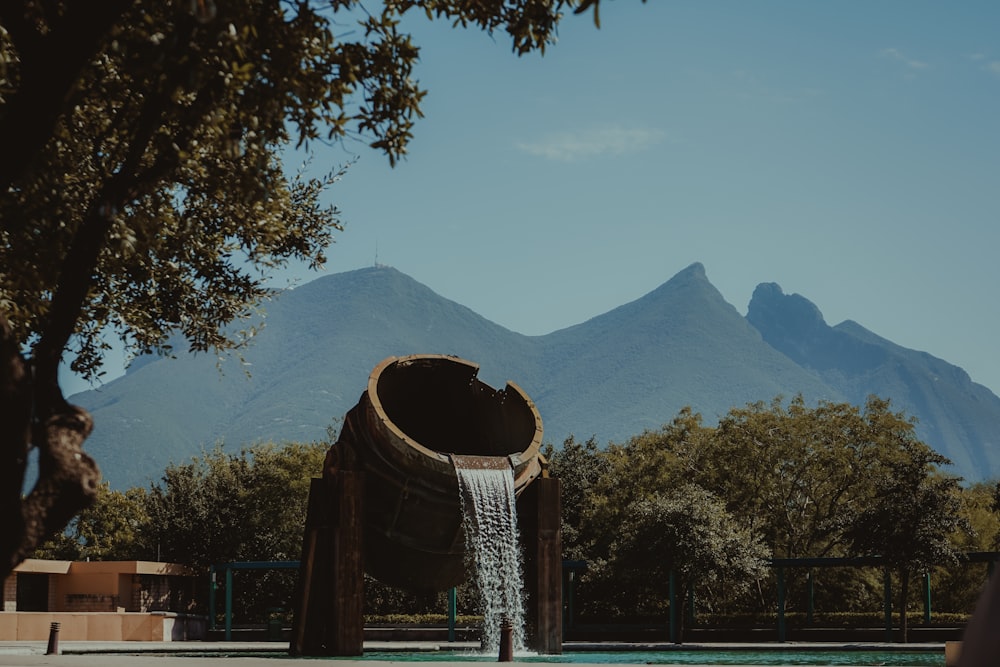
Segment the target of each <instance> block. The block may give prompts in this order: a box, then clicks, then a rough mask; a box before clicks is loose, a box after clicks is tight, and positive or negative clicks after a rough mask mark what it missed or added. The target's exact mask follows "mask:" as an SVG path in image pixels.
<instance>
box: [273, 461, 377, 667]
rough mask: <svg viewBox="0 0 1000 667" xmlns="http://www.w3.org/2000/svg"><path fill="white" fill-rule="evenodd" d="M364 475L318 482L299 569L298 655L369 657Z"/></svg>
mask: <svg viewBox="0 0 1000 667" xmlns="http://www.w3.org/2000/svg"><path fill="white" fill-rule="evenodd" d="M363 491H364V474H363V473H360V472H355V471H349V470H341V471H337V472H336V473H334V474H333V475H332V476H330V477H328V478H325V479H313V480H312V485H311V486H310V488H309V507H308V511H307V515H306V528H305V535H304V537H303V541H302V542H303V544H302V559H301V563H300V566H299V582H298V589H297V601H296V607H295V618H294V621H293V625H292V638H291V646H290V647H289V648H290V652H291V653H292V654H293V655H327V656H357V655H361V654H362V653H363V652H364V618H363V616H362V603H363V599H364V558H363V552H362V535H361V530H362V497H363Z"/></svg>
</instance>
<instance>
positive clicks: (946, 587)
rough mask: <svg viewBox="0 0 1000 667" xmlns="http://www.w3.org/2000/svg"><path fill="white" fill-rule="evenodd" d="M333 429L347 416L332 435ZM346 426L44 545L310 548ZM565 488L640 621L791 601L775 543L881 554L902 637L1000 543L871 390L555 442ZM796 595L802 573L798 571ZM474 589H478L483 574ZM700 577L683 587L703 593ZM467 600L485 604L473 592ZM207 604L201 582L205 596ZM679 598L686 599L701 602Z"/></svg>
mask: <svg viewBox="0 0 1000 667" xmlns="http://www.w3.org/2000/svg"><path fill="white" fill-rule="evenodd" d="M334 435H335V433H334V431H333V430H332V429H331V433H330V436H331V437H330V439H329V440H330V441H332V440H333V436H334ZM328 446H329V442H316V443H308V444H303V443H285V444H282V445H278V444H274V443H266V444H257V445H253V446H249V447H244V448H242V449H240V450H239V451H238V452H227V451H226V450H225V449H224V448H223V447H222V446H221V445H219V446H217V447H216V448H214V449H213V450H211V451H207V452H205V453H203V454H202V455H201V456H198V457H195V458H193V459H192V460H191V461H189V462H187V463H183V464H175V465H172V466H170V467H169V468H167V470H166V471H165V472H164V474H163V476H162V478H161V479H160V480H159V481H158V482H157V483H154V484H151V485H150V486H149V487H148V488H142V487H135V488H131V489H127V490H124V491H117V490H111V489H110V488H109V487H108V485H107V484H105V485H103V486H101V487H100V489H99V490H98V496H97V501H96V503H95V505H93V506H92V507H91V508H89V509H87V510H85V511H84V512H82V513H81V514H80V515H79V516H77V517H76V519H74V521H73V522H72V523H71V524H70V526H69V529H68V530H67V531H66V532H64V533H63V534H61V535H59V536H58V537H57V538H55V539H54V540H50V541H49V542H47V543H46V544H45V545H44V546H43V547H42V548H41V549H40V550H38V551H37V552H36V555H37V556H40V557H50V558H65V559H85V558H90V559H92V560H101V559H103V560H118V559H149V560H162V561H173V562H180V563H186V564H190V565H193V566H196V567H200V568H202V569H205V570H207V568H208V567H209V566H211V565H213V564H220V563H226V562H236V561H268V560H296V559H298V558H299V555H300V550H301V539H302V530H303V526H304V521H305V509H306V500H307V496H308V485H309V480H310V478H312V477H314V476H318V475H319V473H320V471H321V470H322V464H323V457H324V455H325V453H326V449H327V447H328ZM545 457H546V458H547V460H548V465H549V470H550V473H551V474H552V476H554V477H557V478H559V479H560V480H561V482H562V488H563V515H562V522H563V527H562V530H563V555H564V558H566V559H568V560H580V561H585V562H586V564H587V570H586V573H585V574H584V575H583V577H582V580H581V581H580V583H579V594H578V598H577V599H578V609H579V612H578V613H579V615H580V616H581V617H583V618H589V619H595V620H600V621H602V622H628V621H631V620H636V619H642V618H647V619H648V618H660V619H662V618H663V617H664V615H665V614H666V613H667V607H668V599H667V597H668V596H667V582H668V581H669V579H670V578H671V577H674V578H675V581H676V582H677V587H678V589H679V590H682V591H690V592H692V593H693V594H694V596H693V599H696V600H697V603H698V608H699V611H700V612H715V613H720V614H729V615H734V614H735V615H739V614H744V615H748V616H754V615H758V616H759V615H766V614H768V613H772V614H773V612H774V609H775V605H776V601H775V599H774V596H775V593H774V585H773V572H771V570H770V569H769V567H768V563H769V561H770V559H772V558H806V557H810V558H816V557H847V556H878V557H879V558H880V562H881V563H884V567H886V568H889V569H890V570H891V571H892V573H893V577H894V580H895V590H896V591H898V597H897V599H896V601H895V603H894V605H895V608H896V610H897V612H898V613H899V627H900V630H901V636H902V637H903V638H905V637H906V629H907V620H906V614H905V613H904V612H905V610H906V609H907V608H908V607H909V608H913V607H914V606H915V604H916V599H917V596H916V593H915V590H914V589H915V588H916V587H914V586H913V585H912V582H913V581H914V580H915V578H916V577H922V576H923V575H924V574H925V573H932V574H933V576H934V577H935V587H936V589H937V590H940V591H941V592H940V593H939V594H938V595H937V596H936V600H937V603H938V606H939V609H942V610H943V609H952V610H955V611H963V612H967V611H968V610H971V608H972V606H973V603H974V600H975V597H976V595H977V594H978V591H979V588H980V587H981V585H982V581H983V573H982V572H980V571H976V570H975V569H973V568H956V567H954V566H955V565H956V564H958V563H959V561H960V559H961V558H962V554H964V553H966V552H969V551H987V550H993V549H996V548H997V546H998V542H997V541H998V536H1000V491H998V489H1000V486H998V485H997V484H994V483H980V484H975V485H971V486H963V485H962V484H961V479H960V478H958V477H955V476H953V475H949V474H948V473H947V472H945V469H944V467H945V466H946V465H947V463H948V461H947V459H945V458H944V457H942V456H940V455H939V454H937V453H935V452H934V451H933V450H932V449H931V448H930V447H929V446H927V445H926V444H925V443H923V442H921V441H919V440H918V439H917V438H916V437H915V435H914V420H913V419H911V418H908V417H907V416H906V415H905V414H902V413H898V412H894V411H893V410H892V409H891V405H890V402H889V401H888V400H884V399H880V398H877V397H871V398H869V400H868V401H867V403H866V404H865V406H864V407H858V406H854V405H850V404H847V403H829V402H820V403H818V404H817V405H815V406H809V405H806V404H805V402H804V401H803V399H802V398H801V397H796V398H794V399H792V400H790V401H787V402H786V401H784V400H782V399H781V398H780V397H779V398H775V399H773V400H772V401H771V402H769V403H765V402H759V403H753V404H749V405H746V406H743V407H739V408H733V409H731V410H730V411H729V412H728V413H727V414H726V415H725V416H724V417H722V418H721V419H720V420H719V421H718V423H717V424H716V425H715V426H706V425H705V424H704V423H703V420H702V417H701V416H700V415H699V414H697V413H695V412H693V411H692V410H690V409H688V408H685V409H683V410H681V411H680V412H679V413H678V414H677V415H676V416H675V417H674V418H673V419H672V420H671V421H670V422H669V423H667V424H665V425H663V426H662V427H661V428H659V429H657V430H650V431H645V432H643V433H641V434H638V435H636V436H633V437H632V438H629V439H628V440H627V441H625V442H621V443H616V442H611V443H608V444H607V445H606V446H601V445H600V444H599V443H597V442H596V441H595V440H593V439H590V440H586V441H580V440H577V439H576V438H574V437H572V436H571V437H569V438H568V439H567V440H566V441H565V442H563V443H562V445H561V446H560V447H558V448H557V447H554V446H552V445H551V444H550V445H547V446H546V451H545ZM294 580H295V573H294V572H289V571H268V572H262V573H260V574H258V575H256V576H253V577H250V576H246V577H244V581H242V582H241V583H240V585H241V586H242V587H243V589H242V590H241V591H240V593H239V594H238V595H237V596H236V597H235V599H236V600H237V605H238V608H237V615H238V616H242V617H244V618H253V617H259V616H260V615H261V613H262V612H263V610H265V609H267V608H274V607H281V608H284V609H290V608H291V602H292V600H291V597H292V594H293V590H294ZM817 586H818V590H817V594H818V596H819V598H820V599H822V601H823V606H824V608H826V609H829V610H836V611H841V612H860V611H871V610H872V608H873V606H874V608H878V603H877V602H874V603H873V600H878V599H879V591H881V589H882V579H881V572H880V571H875V570H871V569H863V568H842V569H838V570H837V571H835V572H831V573H824V576H823V577H821V578H819V580H818V582H817ZM790 593H791V594H790V596H789V599H788V605H789V608H790V609H792V610H794V609H796V608H799V609H801V608H802V607H803V605H804V604H805V603H804V602H803V599H804V595H805V591H804V588H803V583H802V582H801V581H799V582H797V583H795V582H792V584H791V586H790ZM461 597H462V599H464V600H472V599H474V598H475V596H474V595H473V594H471V592H470V593H469V594H468V595H462V596H461ZM688 599H690V598H689V597H688V596H687V595H682V596H679V597H678V604H681V605H684V604H687V600H688ZM443 600H444V598H443V595H415V594H412V593H408V592H406V591H398V590H394V589H390V588H388V587H385V586H382V585H381V584H379V583H378V582H375V581H369V582H368V589H367V591H366V605H367V612H368V613H371V614H381V615H385V614H389V613H393V612H396V613H399V612H407V613H427V612H435V611H441V610H442V609H444V608H445V607H444V605H445V603H444V602H443ZM466 606H468V607H469V608H468V609H466V610H464V611H465V612H466V613H474V611H475V610H474V608H473V607H474V603H471V602H470V603H467V605H466ZM202 607H203V608H204V600H202ZM685 616H687V614H685V613H681V614H680V615H679V617H680V618H681V619H683V618H685Z"/></svg>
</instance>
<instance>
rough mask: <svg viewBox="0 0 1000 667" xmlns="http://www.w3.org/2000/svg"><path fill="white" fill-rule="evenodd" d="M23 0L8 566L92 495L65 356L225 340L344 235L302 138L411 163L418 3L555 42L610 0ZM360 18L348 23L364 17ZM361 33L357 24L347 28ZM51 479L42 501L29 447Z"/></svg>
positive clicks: (4, 327)
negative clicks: (295, 165) (30, 474)
mask: <svg viewBox="0 0 1000 667" xmlns="http://www.w3.org/2000/svg"><path fill="white" fill-rule="evenodd" d="M378 7H379V9H378V10H376V11H373V12H368V11H366V10H365V8H364V7H363V6H361V4H360V3H359V2H358V1H357V0H332V2H312V1H310V0H303V1H301V2H283V1H281V0H264V1H258V0H184V1H174V2H141V1H140V0H107V1H102V2H99V3H92V2H85V1H84V0H52V1H49V2H42V1H40V0H12V1H10V2H3V3H0V155H3V160H0V223H2V226H0V266H2V267H3V269H2V271H0V423H2V424H3V425H4V426H3V429H2V430H0V493H2V496H0V515H2V516H3V517H4V519H3V520H4V525H3V529H2V530H0V577H3V576H6V575H7V574H8V573H9V571H10V570H11V568H13V566H14V565H15V564H16V563H17V562H19V561H20V560H21V559H23V558H24V557H25V555H26V554H28V553H30V552H31V551H32V550H33V549H34V548H35V547H36V546H37V545H39V544H40V543H41V542H42V541H43V540H44V539H45V538H46V537H49V536H53V535H56V534H58V533H59V532H60V531H61V530H62V529H63V527H64V526H65V525H66V523H67V522H68V521H69V520H70V519H71V518H72V517H73V516H74V515H75V514H76V513H77V512H79V511H80V510H81V509H83V508H85V507H87V506H88V505H90V504H92V503H93V502H94V499H95V497H96V495H97V493H98V488H99V486H100V472H99V469H98V466H97V464H96V462H95V461H94V460H93V459H92V458H91V457H90V456H89V455H87V453H86V452H85V451H84V449H83V442H84V441H85V440H86V438H87V436H88V435H89V433H90V432H91V429H92V428H93V423H92V420H91V418H90V415H88V414H87V413H86V412H85V411H83V410H81V409H80V408H78V407H76V406H72V405H69V404H68V403H67V401H66V400H65V398H64V396H63V393H62V390H61V389H60V386H59V377H58V371H59V367H60V365H61V364H62V362H63V361H64V355H65V353H66V352H67V351H69V353H70V354H69V358H68V359H67V360H68V361H69V363H70V365H71V367H72V368H73V370H75V371H76V372H78V373H80V374H82V375H83V376H84V377H88V378H91V379H94V378H96V377H97V376H98V375H99V369H100V361H101V358H102V356H103V354H104V352H105V351H106V349H107V347H108V343H107V336H109V335H113V336H116V337H118V338H120V339H121V341H122V342H123V344H124V346H125V348H126V351H127V352H128V353H129V354H135V355H137V354H144V353H147V352H156V353H169V351H170V346H169V343H168V340H170V338H171V336H172V335H174V334H180V335H181V336H182V337H183V338H184V339H186V340H187V341H188V343H189V345H190V347H191V349H192V350H194V351H202V352H204V351H213V352H217V353H218V352H225V351H227V350H232V349H235V348H239V347H240V346H242V345H243V344H245V343H246V342H247V341H248V340H249V339H250V338H251V337H252V336H253V331H254V330H253V328H252V327H249V328H246V327H245V328H242V329H240V328H239V327H236V326H232V325H233V323H234V322H236V321H238V320H241V319H242V318H247V317H248V316H249V315H250V314H251V313H252V310H253V308H254V306H255V305H257V304H259V303H261V302H262V301H263V300H265V299H266V298H268V297H269V296H270V295H271V294H272V292H271V290H269V289H268V288H267V287H266V286H265V285H266V280H267V277H268V276H269V275H270V273H271V272H272V271H273V270H274V269H275V268H277V267H280V266H282V265H284V264H285V263H286V262H288V261H290V260H301V261H304V262H307V263H309V264H310V265H312V266H318V265H320V264H322V262H323V261H324V256H323V249H324V248H325V247H326V246H327V245H328V244H329V242H330V240H331V237H332V234H333V233H334V232H335V231H336V230H338V229H339V223H338V220H337V211H336V209H334V208H332V207H328V206H324V205H322V204H321V203H320V199H319V195H320V193H321V192H322V191H323V190H324V189H325V188H327V187H328V186H330V185H331V184H332V183H333V182H334V181H335V180H336V178H337V176H338V174H337V173H331V174H330V175H328V176H326V177H323V178H319V179H316V178H305V177H302V176H296V175H288V174H286V172H285V170H284V169H283V167H282V165H281V162H280V155H281V153H282V151H283V150H284V148H285V147H286V146H287V145H288V144H289V143H292V144H295V145H297V146H300V147H304V148H306V149H308V147H309V146H310V145H311V142H315V141H317V140H324V141H336V140H341V139H343V138H345V137H350V136H361V137H365V138H366V139H367V140H368V141H369V143H370V145H371V146H372V147H373V148H374V149H376V150H380V151H382V152H384V153H385V154H386V155H387V156H388V158H389V160H390V162H391V163H395V162H396V161H397V160H398V159H399V158H401V157H402V156H403V155H404V154H405V151H406V145H407V142H408V140H409V139H410V136H411V132H412V127H413V123H414V120H415V119H416V118H417V117H418V116H419V115H420V102H421V99H422V98H423V96H424V94H425V91H423V90H421V89H420V88H419V86H418V85H417V83H416V82H415V80H414V79H413V76H412V74H413V65H414V63H415V62H416V61H417V58H418V54H419V50H418V48H417V47H416V46H415V45H414V44H413V43H412V41H411V39H410V36H409V35H408V34H406V33H405V32H403V31H401V29H400V22H401V20H402V19H403V17H404V16H405V15H408V14H410V13H412V12H417V13H425V14H426V15H427V16H428V17H430V18H437V19H443V20H446V21H450V22H452V23H453V24H455V25H461V26H473V27H476V28H479V29H481V30H484V31H486V32H489V33H493V32H495V31H500V30H503V31H505V32H506V33H507V35H508V36H509V38H510V39H511V42H512V44H513V50H514V51H515V52H516V53H518V54H525V53H529V52H532V51H544V49H545V47H546V46H547V45H548V44H550V43H551V42H552V41H553V38H554V33H555V29H556V26H557V24H558V22H559V20H560V19H561V18H562V12H563V10H567V9H570V10H576V11H583V10H584V9H593V10H594V17H595V21H596V19H597V2H596V0H510V1H508V2H503V3H496V2H489V1H487V0H473V1H471V2H468V1H464V0H462V1H460V0H415V1H414V0H387V1H386V2H382V3H379V5H378ZM348 20H349V21H356V22H357V23H359V24H360V25H359V28H358V29H357V30H353V31H345V30H340V29H339V28H337V33H338V34H337V35H335V31H334V29H335V28H336V27H337V26H338V25H340V24H342V22H344V21H348ZM341 35H343V36H341ZM32 447H34V448H37V450H38V455H39V475H38V479H37V480H36V481H35V483H34V486H33V487H32V488H31V491H30V492H29V493H28V495H27V496H26V497H25V498H22V488H23V486H24V481H25V480H24V476H25V469H26V462H27V459H28V454H29V451H30V449H31V448H32Z"/></svg>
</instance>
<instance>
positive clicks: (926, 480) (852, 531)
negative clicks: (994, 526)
mask: <svg viewBox="0 0 1000 667" xmlns="http://www.w3.org/2000/svg"><path fill="white" fill-rule="evenodd" d="M882 416H883V417H887V416H891V415H882ZM896 418H899V416H898V415H897V416H896ZM897 435H898V437H899V438H900V440H899V443H898V444H899V448H898V450H897V452H896V456H895V457H894V458H893V459H892V460H889V461H887V462H885V464H884V467H883V468H882V470H881V474H879V475H878V476H877V478H876V479H875V493H874V495H873V497H872V498H870V499H869V500H868V502H867V503H866V504H865V505H864V506H863V507H860V508H858V509H855V510H854V511H853V512H848V513H847V514H846V515H845V517H844V518H845V521H846V524H847V525H846V531H845V533H846V536H847V538H848V540H849V541H850V542H851V544H852V545H853V548H854V551H855V552H856V553H859V554H863V555H878V556H881V557H882V558H883V559H884V560H885V563H886V567H888V568H891V569H893V570H895V572H896V575H897V578H898V581H899V589H900V590H899V627H900V636H901V639H902V641H903V642H906V641H908V632H907V631H908V626H907V620H906V603H907V598H908V593H909V583H910V578H911V576H912V575H914V574H922V573H924V572H929V571H930V570H931V569H932V568H933V567H934V566H937V565H942V564H954V563H956V562H958V552H957V550H956V548H955V545H954V543H953V542H952V541H951V538H952V536H953V534H954V533H955V532H956V531H957V530H959V529H961V528H963V527H965V526H966V525H967V521H966V520H965V519H964V518H963V516H962V512H961V510H962V499H961V493H960V492H961V489H960V487H959V481H960V479H959V478H957V477H953V476H950V475H945V474H943V473H941V472H940V471H939V470H938V466H942V465H947V464H948V463H949V461H948V459H947V458H945V457H944V456H941V455H940V454H937V453H936V452H934V451H932V450H931V449H930V448H929V447H927V446H926V445H925V444H924V443H922V442H920V441H918V440H915V439H913V438H912V425H911V427H910V428H909V429H906V428H902V429H901V430H899V431H897Z"/></svg>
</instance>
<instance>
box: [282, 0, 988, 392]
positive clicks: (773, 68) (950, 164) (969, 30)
mask: <svg viewBox="0 0 1000 667" xmlns="http://www.w3.org/2000/svg"><path fill="white" fill-rule="evenodd" d="M408 27H409V28H410V29H411V30H412V31H413V35H414V41H415V43H417V44H418V45H419V46H420V47H421V62H420V63H419V65H418V66H417V70H416V73H415V76H416V78H418V79H419V81H420V83H421V85H422V86H423V87H424V88H426V89H427V90H428V91H429V93H428V96H427V97H426V99H425V104H424V109H423V110H424V114H425V117H424V118H423V119H420V120H419V121H418V122H417V125H416V127H415V129H414V134H415V137H414V140H413V142H412V143H411V145H410V149H409V155H408V157H407V158H406V159H405V160H404V161H402V162H401V163H399V164H397V165H396V166H395V167H394V168H391V167H390V166H389V163H388V161H387V159H386V158H385V157H384V156H383V155H381V154H380V153H378V152H376V151H373V150H371V149H369V148H367V147H366V146H365V145H364V144H363V143H362V142H347V143H344V144H338V145H334V146H316V147H315V148H316V152H315V156H314V161H313V167H314V168H322V169H329V168H332V167H336V166H338V165H340V164H343V163H346V162H348V161H351V160H354V162H353V163H352V164H351V166H350V168H349V169H348V171H347V173H346V175H345V176H344V178H343V179H342V180H341V181H340V182H339V183H338V184H337V185H335V186H334V187H333V188H332V189H331V190H330V191H329V192H328V193H327V197H328V201H330V202H332V203H335V204H337V206H338V207H339V208H340V210H341V218H342V220H343V222H344V223H345V225H346V228H345V230H344V231H343V232H341V233H339V234H338V236H337V241H336V243H335V244H334V245H333V246H332V247H331V248H330V251H329V253H328V254H329V262H328V264H327V266H326V268H325V270H324V271H323V272H321V273H320V274H318V275H324V274H331V273H339V272H342V271H348V270H352V269H357V268H362V267H368V266H372V265H374V264H375V263H380V264H385V265H389V266H392V267H395V268H396V269H399V270H400V271H402V272H403V273H406V274H407V275H409V276H410V277H412V278H414V279H415V280H417V281H419V282H421V283H423V284H425V285H427V286H428V287H430V288H431V289H433V290H434V291H435V292H437V293H438V294H440V295H441V296H444V297H446V298H448V299H451V300H453V301H456V302H458V303H461V304H463V305H465V306H467V307H469V308H471V309H472V310H474V311H476V312H477V313H479V314H480V315H482V316H484V317H486V318H487V319H489V320H491V321H493V322H495V323H497V324H500V325H502V326H504V327H506V328H508V329H511V330H513V331H517V332H520V333H523V334H528V335H539V334H546V333H549V332H551V331H554V330H557V329H561V328H564V327H567V326H571V325H574V324H577V323H580V322H583V321H586V320H588V319H590V318H592V317H595V316H597V315H600V314H602V313H604V312H607V311H608V310H611V309H613V308H615V307H617V306H619V305H622V304H624V303H627V302H630V301H633V300H635V299H637V298H639V297H641V296H642V295H644V294H646V293H648V292H649V291H651V290H653V289H655V288H656V287H658V286H659V285H661V284H662V283H664V282H666V281H667V280H669V279H670V278H671V277H672V276H673V275H675V274H676V273H677V272H679V271H681V270H683V269H684V268H686V267H687V266H689V265H690V264H692V263H694V262H701V263H702V264H703V265H704V266H705V270H706V273H707V275H708V279H709V280H710V281H711V283H712V284H713V285H715V287H716V288H718V289H719V291H720V292H721V293H722V295H723V297H724V298H725V299H726V300H727V301H728V302H729V303H730V304H732V305H733V306H734V307H735V308H736V309H737V310H738V311H739V312H740V313H741V314H745V313H746V309H747V304H748V303H749V300H750V297H751V294H752V293H753V290H754V288H755V287H756V286H757V285H758V284H759V283H762V282H774V283H777V284H779V285H780V286H781V287H782V289H783V290H784V292H785V293H788V294H791V293H798V294H801V295H802V296H804V297H805V298H807V299H809V300H810V301H812V302H813V303H814V304H816V306H817V307H818V308H819V309H820V311H821V312H822V313H823V315H824V318H825V320H826V321H827V323H829V324H831V325H834V324H837V323H839V322H841V321H843V320H845V319H851V320H854V321H856V322H858V323H859V324H861V325H862V326H864V327H866V328H868V329H869V330H871V331H873V332H874V333H876V334H878V335H880V336H882V337H884V338H887V339H889V340H891V341H893V342H895V343H897V344H899V345H902V346H904V347H908V348H913V349H917V350H922V351H926V352H929V353H930V354H932V355H934V356H937V357H940V358H942V359H945V360H946V361H948V362H951V363H953V364H956V365H958V366H961V367H962V368H964V369H965V370H966V371H967V372H968V373H969V374H970V376H971V377H972V379H973V380H974V381H976V382H979V383H981V384H984V385H986V386H987V387H989V388H990V389H992V390H993V391H994V392H998V393H1000V355H998V354H997V353H996V345H997V332H998V331H1000V308H998V307H997V295H996V290H997V288H998V287H1000V261H998V259H997V254H998V252H1000V31H998V27H1000V3H997V2H995V0H989V1H986V2H977V1H972V0H970V1H965V2H950V3H943V2H938V1H935V2H924V1H921V0H905V1H903V0H880V1H879V2H861V1H860V0H850V1H845V2H836V3H833V2H830V3H818V2H801V1H787V2H783V1H776V0H755V1H753V2H746V1H735V0H733V1H724V0H713V1H711V2H703V1H695V0H683V1H676V2H675V1H669V0H650V1H649V2H647V3H645V4H643V3H641V2H640V1H639V0H604V2H602V6H601V27H600V29H597V28H595V26H594V24H593V21H592V18H591V15H590V14H587V15H585V16H575V17H574V16H570V17H567V18H566V19H565V20H564V22H563V23H562V25H561V27H560V31H559V41H558V43H557V44H556V45H554V46H552V47H550V48H549V49H548V50H547V51H546V53H545V54H544V56H539V55H529V56H523V57H517V56H516V55H514V54H513V53H512V52H511V48H510V43H509V41H508V40H507V39H505V37H504V35H503V34H500V33H498V34H496V35H494V36H492V37H491V36H489V35H486V34H484V33H482V32H478V31H474V30H470V31H462V30H455V29H452V28H451V27H450V26H448V25H447V24H443V23H442V24H434V23H431V22H429V21H427V20H425V19H423V18H422V17H421V18H419V19H416V20H414V21H412V22H411V23H410V24H409V26H408ZM294 166H295V165H291V164H290V165H289V167H290V168H292V167H294ZM281 277H282V279H287V278H289V277H292V278H296V279H298V280H300V281H303V280H309V279H312V278H315V277H317V274H308V273H306V272H304V271H300V270H298V269H292V270H290V271H288V272H286V273H285V274H283V275H282V276H281Z"/></svg>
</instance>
